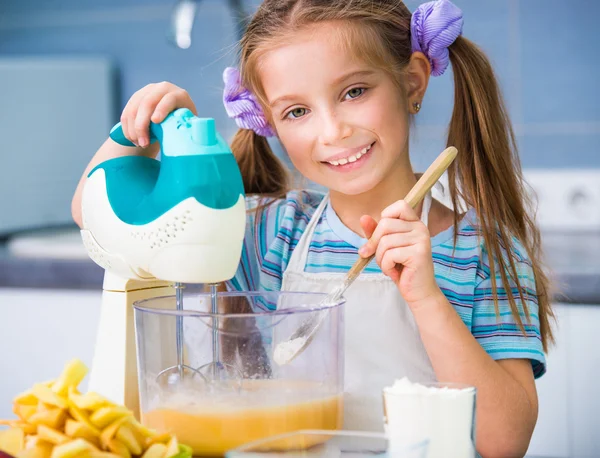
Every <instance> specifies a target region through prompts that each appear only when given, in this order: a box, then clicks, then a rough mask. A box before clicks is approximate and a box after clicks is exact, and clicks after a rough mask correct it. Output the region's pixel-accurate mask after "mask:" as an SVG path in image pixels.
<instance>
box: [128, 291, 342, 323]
mask: <svg viewBox="0 0 600 458" xmlns="http://www.w3.org/2000/svg"><path fill="white" fill-rule="evenodd" d="M218 295H219V297H260V296H270V295H275V296H277V297H279V296H297V297H300V296H312V297H315V298H322V300H321V301H319V302H318V303H316V304H315V305H312V306H307V307H290V308H286V309H283V310H277V309H275V310H264V311H257V312H253V313H222V312H219V313H212V312H205V311H200V310H189V309H182V310H173V309H169V310H165V309H160V308H156V307H152V306H149V305H148V304H150V303H152V302H155V301H159V300H164V299H175V294H169V295H163V296H156V297H151V298H147V299H140V300H137V301H134V302H133V308H134V310H135V311H136V312H143V313H152V314H156V315H166V316H181V317H201V318H212V317H214V318H256V317H261V316H269V317H273V316H288V315H298V314H303V313H315V312H320V311H324V310H331V309H337V308H339V307H341V306H342V305H344V304H345V303H346V299H345V298H344V297H341V298H340V299H339V300H337V301H336V302H334V303H325V302H323V300H324V299H325V298H326V297H327V296H328V294H326V293H320V292H309V291H307V292H302V291H226V292H219V293H218ZM185 297H188V298H189V297H206V298H210V297H211V293H210V292H193V293H188V294H186V295H185ZM184 304H185V299H184Z"/></svg>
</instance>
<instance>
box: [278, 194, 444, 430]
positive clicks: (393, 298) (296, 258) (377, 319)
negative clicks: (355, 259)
mask: <svg viewBox="0 0 600 458" xmlns="http://www.w3.org/2000/svg"><path fill="white" fill-rule="evenodd" d="M431 200H432V198H431V194H427V196H426V197H425V199H424V201H423V211H422V216H421V220H422V221H423V223H425V225H427V220H428V213H429V209H430V208H431ZM328 201H329V199H328V197H327V196H326V197H325V198H324V199H323V201H322V202H321V204H320V205H319V207H318V208H317V210H316V211H315V214H314V215H313V217H312V219H311V220H310V222H309V223H308V226H307V227H306V230H305V231H304V234H303V235H302V237H301V239H300V241H299V242H298V245H297V246H296V248H295V249H294V252H293V253H292V257H291V258H290V262H289V264H288V267H287V269H286V270H285V272H284V274H283V281H282V287H281V289H282V291H303V292H324V293H329V292H331V291H332V289H333V288H334V287H335V286H336V285H337V283H336V282H341V281H342V278H343V276H344V275H345V274H342V273H318V274H316V273H307V272H304V269H305V266H306V259H307V255H308V247H309V245H310V241H311V240H312V237H313V233H314V231H315V227H316V226H317V222H318V221H319V218H320V217H321V214H322V213H323V211H324V209H325V208H326V206H327V202H328ZM357 256H358V255H357ZM345 298H346V304H345V312H344V317H345V342H346V343H345V353H346V355H345V362H344V366H345V370H344V379H345V380H344V385H345V386H344V429H347V430H357V431H377V432H383V431H384V426H383V418H384V417H383V393H382V390H383V388H384V387H386V386H390V385H392V384H393V382H394V381H395V380H396V379H398V378H401V377H404V376H407V377H409V378H410V380H411V381H418V382H432V381H436V378H435V374H434V372H433V368H432V367H431V362H430V361H429V357H428V356H427V353H426V352H425V348H424V347H423V343H422V342H421V337H420V335H419V331H418V328H417V326H416V323H415V321H414V318H413V316H412V312H411V311H410V309H409V308H408V305H407V304H406V302H405V301H404V299H403V298H402V296H401V295H400V292H399V291H398V288H397V287H396V285H395V284H394V282H393V281H392V280H391V279H390V278H389V277H387V276H386V275H384V274H382V273H378V274H365V273H363V274H361V275H360V276H359V277H358V278H357V279H356V280H355V282H354V283H353V284H352V286H350V288H348V290H347V291H346V294H345Z"/></svg>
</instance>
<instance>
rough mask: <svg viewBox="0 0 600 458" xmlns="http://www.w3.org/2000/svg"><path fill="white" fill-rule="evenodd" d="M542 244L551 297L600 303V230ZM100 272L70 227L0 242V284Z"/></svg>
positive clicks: (31, 284)
mask: <svg viewBox="0 0 600 458" xmlns="http://www.w3.org/2000/svg"><path fill="white" fill-rule="evenodd" d="M543 246H544V254H545V259H546V265H547V267H548V268H549V272H550V274H551V276H552V278H553V280H554V284H555V289H556V290H557V292H556V294H555V298H554V302H562V303H576V304H598V305H600V232H598V233H584V234H570V233H569V234H561V233H545V234H543ZM103 274H104V271H103V269H102V268H100V267H99V266H98V265H96V264H95V263H94V262H92V261H91V260H90V259H89V258H87V255H86V253H85V251H84V250H83V246H82V245H81V241H80V238H79V232H78V231H75V230H72V229H70V230H69V231H67V232H66V233H52V232H50V235H48V234H46V235H45V236H44V237H35V236H25V237H20V238H19V239H18V240H17V239H15V240H11V241H9V242H8V243H3V244H0V287H15V288H60V289H101V288H102V281H103Z"/></svg>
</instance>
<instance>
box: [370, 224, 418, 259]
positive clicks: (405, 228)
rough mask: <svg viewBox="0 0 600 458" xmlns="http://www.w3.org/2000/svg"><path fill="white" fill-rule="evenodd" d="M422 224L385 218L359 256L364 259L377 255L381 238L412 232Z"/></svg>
mask: <svg viewBox="0 0 600 458" xmlns="http://www.w3.org/2000/svg"><path fill="white" fill-rule="evenodd" d="M361 223H362V219H361ZM422 224H423V223H422V222H421V221H404V220H402V219H396V218H383V219H382V220H381V221H379V223H378V224H377V228H376V229H375V231H373V234H372V235H371V237H370V238H369V241H368V242H367V243H366V244H365V245H364V246H363V247H362V248H361V249H360V250H359V254H360V255H361V256H363V257H366V256H370V255H372V254H373V253H375V251H376V250H377V246H378V245H379V242H380V240H381V238H382V237H384V236H385V235H388V234H395V233H404V232H410V231H413V230H416V229H418V227H419V225H422ZM363 229H364V227H363Z"/></svg>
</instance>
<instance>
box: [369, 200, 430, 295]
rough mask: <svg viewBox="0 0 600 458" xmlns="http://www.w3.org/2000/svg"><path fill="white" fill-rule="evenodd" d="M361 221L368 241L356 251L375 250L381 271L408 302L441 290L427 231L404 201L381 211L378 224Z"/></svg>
mask: <svg viewBox="0 0 600 458" xmlns="http://www.w3.org/2000/svg"><path fill="white" fill-rule="evenodd" d="M360 224H361V226H362V228H363V230H364V231H365V234H366V236H367V237H369V241H368V242H367V243H366V244H365V245H364V246H363V247H362V248H361V249H360V250H359V252H358V253H359V254H360V255H361V256H362V257H368V256H370V255H371V254H373V253H376V256H375V259H376V260H377V264H379V267H380V268H381V271H382V272H383V273H384V274H385V275H387V276H388V277H390V278H391V279H392V280H393V281H394V283H396V286H397V287H398V289H399V290H400V294H402V297H404V299H405V300H406V302H407V303H408V304H409V305H416V304H418V303H419V302H421V301H422V300H424V299H426V298H429V297H430V296H432V295H434V294H437V293H439V292H440V289H439V287H438V285H437V283H436V282H435V277H434V273H433V259H432V256H431V238H430V235H429V230H428V229H427V226H425V224H423V222H422V221H421V220H420V219H419V217H418V216H417V214H416V212H415V211H414V210H413V209H412V208H411V207H410V206H409V205H408V204H407V203H406V202H405V201H404V200H399V201H398V202H395V203H393V204H392V205H390V206H389V207H387V208H386V209H385V210H383V212H381V220H380V221H379V223H377V222H376V221H375V220H374V219H373V218H372V217H370V216H367V215H365V216H363V217H362V218H361V219H360Z"/></svg>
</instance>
